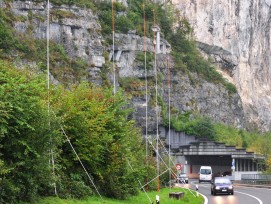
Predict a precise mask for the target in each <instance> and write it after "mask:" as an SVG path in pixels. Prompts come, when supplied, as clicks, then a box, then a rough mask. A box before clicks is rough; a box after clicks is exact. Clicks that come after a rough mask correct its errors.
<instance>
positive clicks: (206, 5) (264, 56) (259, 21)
mask: <svg viewBox="0 0 271 204" xmlns="http://www.w3.org/2000/svg"><path fill="white" fill-rule="evenodd" d="M172 2H173V4H175V6H176V7H177V8H178V9H179V11H180V13H181V16H180V17H181V18H187V19H188V20H189V21H190V23H191V25H192V27H193V28H194V35H195V38H196V40H197V41H198V42H199V48H200V49H202V51H203V52H205V53H206V54H207V55H209V56H212V57H213V59H214V62H215V63H216V64H217V65H218V67H219V68H220V69H221V71H222V73H223V74H224V76H225V77H226V78H227V79H229V80H230V81H232V82H234V83H235V85H236V86H237V88H238V92H239V94H240V96H241V100H242V105H243V107H244V112H245V117H246V121H247V122H248V123H247V124H248V125H250V128H251V127H257V128H259V129H260V130H262V131H268V130H270V127H271V117H270V116H271V86H270V85H271V83H270V82H271V55H270V54H271V53H270V52H271V49H270V42H271V38H270V25H271V24H270V19H271V18H270V17H271V1H270V0H242V1H240V0H172Z"/></svg>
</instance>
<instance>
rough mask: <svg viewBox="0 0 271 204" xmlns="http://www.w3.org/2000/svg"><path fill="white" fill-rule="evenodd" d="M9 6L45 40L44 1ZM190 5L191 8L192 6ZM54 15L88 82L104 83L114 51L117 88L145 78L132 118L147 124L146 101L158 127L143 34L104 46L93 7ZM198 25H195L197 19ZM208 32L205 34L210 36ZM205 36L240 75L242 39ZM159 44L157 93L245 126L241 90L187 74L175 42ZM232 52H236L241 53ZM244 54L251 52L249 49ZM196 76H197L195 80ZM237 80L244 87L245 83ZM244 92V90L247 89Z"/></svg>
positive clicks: (55, 33) (59, 38)
mask: <svg viewBox="0 0 271 204" xmlns="http://www.w3.org/2000/svg"><path fill="white" fill-rule="evenodd" d="M180 3H181V2H180ZM183 5H185V4H183ZM1 6H2V7H7V5H6V4H2V5H1ZM8 7H10V8H11V10H12V11H13V13H14V14H16V15H18V16H25V19H26V20H24V21H20V22H19V21H18V22H14V27H15V28H16V30H17V31H18V32H26V29H27V28H28V27H29V26H30V25H31V26H32V27H33V28H32V35H33V37H35V38H40V39H45V38H46V11H47V8H46V4H45V3H44V2H40V3H33V2H29V1H14V2H11V3H9V5H8ZM189 8H190V7H187V9H189ZM187 11H188V10H187ZM50 14H51V18H50V19H51V20H50V40H53V41H55V42H57V43H61V44H63V45H64V47H65V49H66V50H67V52H68V54H69V56H70V57H71V58H78V57H79V58H82V59H84V60H86V62H87V63H88V65H89V66H88V68H87V71H88V73H89V81H91V82H93V83H96V84H101V81H102V77H101V74H100V73H101V70H102V69H103V67H104V65H105V58H104V54H105V52H108V53H109V61H110V60H111V65H112V59H114V60H115V62H114V64H115V68H116V71H117V72H116V73H117V77H116V78H117V86H118V87H119V86H121V80H122V79H125V78H128V77H129V78H132V79H135V80H136V79H139V81H140V80H141V83H138V84H137V85H136V86H134V87H133V88H134V89H135V90H133V91H134V93H136V94H132V95H131V98H130V99H131V102H132V103H131V105H132V106H133V107H134V109H135V110H136V111H135V113H134V115H133V117H134V118H135V119H136V120H137V122H138V125H139V126H141V127H142V129H145V124H146V123H145V121H146V114H145V111H146V105H148V106H147V107H148V127H149V129H148V131H149V132H150V133H152V132H155V131H156V121H157V120H156V113H158V114H159V116H160V115H161V107H158V108H157V109H156V108H155V106H154V100H155V92H156V88H155V86H154V84H155V83H154V82H155V75H156V72H155V70H154V69H153V67H152V66H151V68H148V71H147V75H146V76H147V77H148V87H147V88H148V103H146V97H145V90H146V87H145V82H144V79H145V69H144V66H143V64H142V61H140V60H139V59H138V55H140V54H141V56H142V54H143V51H144V38H143V37H140V36H138V35H137V34H136V33H135V32H134V31H130V32H129V33H127V34H121V33H116V35H115V46H114V49H113V47H112V45H111V46H108V47H105V46H104V45H103V41H104V36H101V34H100V29H101V28H100V24H99V23H98V19H97V16H95V15H94V14H93V13H92V11H91V10H87V9H82V8H78V7H68V6H65V5H62V6H54V5H50ZM234 15H235V14H234ZM193 25H195V22H194V24H193ZM231 26H233V25H231ZM228 29H229V28H228ZM195 31H197V30H195ZM196 33H197V32H196ZM207 33H208V36H213V35H211V34H209V31H207ZM213 33H215V31H213ZM229 35H230V34H229ZM203 36H205V37H206V36H207V35H203ZM233 36H235V33H234V32H232V33H231V38H233ZM206 39H209V41H207V40H206V41H203V40H202V41H201V44H200V46H201V48H202V49H203V50H207V51H208V52H211V53H209V54H211V55H212V56H214V57H215V59H216V60H217V61H219V62H224V64H226V65H227V69H228V72H229V73H232V74H233V79H235V80H236V78H237V76H236V74H235V72H236V68H237V67H238V66H239V64H238V63H239V61H240V56H239V55H237V53H239V51H238V49H237V48H236V47H234V46H233V44H234V43H235V44H237V41H234V42H231V43H230V45H231V47H230V49H229V48H228V47H223V46H222V45H221V44H217V45H214V43H213V42H212V40H211V39H212V38H211V37H209V38H206ZM227 42H228V41H227ZM157 43H159V50H158V52H157V53H158V54H157V76H158V87H157V92H158V94H159V96H161V97H162V99H163V101H164V104H165V105H166V106H167V104H168V103H169V100H170V104H171V109H172V110H174V111H175V112H179V113H182V112H184V111H189V110H193V111H197V112H199V113H201V114H203V115H207V116H209V117H211V118H213V119H214V120H215V121H217V122H224V123H226V124H230V125H234V126H236V127H240V128H242V127H244V124H245V120H244V112H243V107H242V103H241V100H240V97H239V95H238V94H234V95H230V94H229V93H228V91H227V90H226V88H225V87H223V86H222V85H218V84H212V83H210V82H207V81H205V80H203V79H201V78H199V77H198V76H197V75H196V74H193V73H190V75H189V76H188V75H187V73H183V72H181V71H178V70H174V68H173V67H174V62H173V60H172V58H171V56H170V45H169V44H168V42H166V41H165V40H164V39H159V42H157ZM242 46H243V45H242ZM263 46H265V45H263ZM146 49H147V51H148V53H154V46H153V40H152V39H147V40H146ZM231 49H232V50H231ZM251 49H252V48H251ZM214 50H216V51H214ZM242 50H244V49H242ZM214 52H215V53H214ZM233 53H236V55H235V54H233ZM245 53H246V54H248V51H247V52H245ZM245 53H243V54H244V56H243V58H242V59H244V58H245V56H246V55H245ZM258 56H259V55H258ZM149 63H150V64H152V65H153V63H154V62H153V61H151V62H149ZM108 64H110V63H108ZM245 65H246V66H248V65H249V63H245V62H244V61H243V66H245ZM222 68H225V67H222ZM169 70H170V72H168V71H169ZM240 72H241V71H239V72H237V73H239V75H240V77H244V76H243V75H242V74H241V73H240ZM243 72H245V71H243ZM168 73H170V77H171V83H170V97H169V87H168ZM241 75H242V76H241ZM251 76H252V74H251ZM107 77H108V80H109V81H111V82H112V81H113V80H112V69H111V71H110V70H108V74H107ZM191 78H193V82H192V81H191ZM259 79H260V77H259ZM254 81H255V80H254ZM247 83H249V82H247ZM237 85H238V87H239V89H240V90H241V91H242V86H241V83H239V84H237ZM242 93H244V90H243V92H242ZM245 93H247V92H245ZM249 94H250V93H249ZM169 98H170V99H169ZM251 102H252V101H251ZM243 103H244V99H243ZM263 103H264V102H263ZM252 105H253V104H252ZM247 115H248V112H247ZM161 122H162V121H161V117H159V123H161Z"/></svg>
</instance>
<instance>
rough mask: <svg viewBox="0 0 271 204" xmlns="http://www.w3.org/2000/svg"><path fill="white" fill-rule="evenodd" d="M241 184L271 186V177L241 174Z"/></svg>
mask: <svg viewBox="0 0 271 204" xmlns="http://www.w3.org/2000/svg"><path fill="white" fill-rule="evenodd" d="M241 183H245V184H246V183H247V184H257V185H258V184H271V175H267V174H242V175H241Z"/></svg>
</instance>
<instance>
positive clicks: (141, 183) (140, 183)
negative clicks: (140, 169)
mask: <svg viewBox="0 0 271 204" xmlns="http://www.w3.org/2000/svg"><path fill="white" fill-rule="evenodd" d="M127 163H128V165H129V167H130V168H131V170H132V171H134V169H133V167H132V165H131V163H130V162H129V160H128V159H127ZM137 181H138V183H139V185H140V186H141V187H140V189H143V191H144V193H145V195H146V196H147V198H148V200H149V201H150V203H152V201H151V199H150V197H149V195H148V193H147V192H146V189H145V186H147V185H145V186H144V187H142V183H141V182H140V180H139V179H138V178H137Z"/></svg>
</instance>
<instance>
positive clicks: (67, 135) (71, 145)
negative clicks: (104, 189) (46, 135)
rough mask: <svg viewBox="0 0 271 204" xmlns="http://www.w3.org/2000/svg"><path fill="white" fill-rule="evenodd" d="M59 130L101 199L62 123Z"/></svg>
mask: <svg viewBox="0 0 271 204" xmlns="http://www.w3.org/2000/svg"><path fill="white" fill-rule="evenodd" d="M61 130H62V132H63V134H64V135H65V137H66V139H67V141H68V142H69V144H70V146H71V148H72V150H73V152H74V154H75V155H76V158H77V159H78V161H79V162H80V164H81V166H82V168H83V169H84V171H85V173H86V174H87V176H88V178H89V180H90V182H91V183H92V185H93V187H94V188H95V190H96V192H97V193H98V195H99V196H100V198H101V199H102V200H103V197H102V196H101V194H100V192H99V191H98V188H97V187H96V185H95V183H94V182H93V180H92V179H91V177H90V175H89V173H88V171H87V170H86V168H85V166H84V164H83V163H82V161H81V159H80V157H79V156H78V154H77V152H76V151H75V149H74V147H73V145H72V143H71V141H70V139H69V137H68V135H67V134H66V132H65V130H64V128H63V127H62V125H61Z"/></svg>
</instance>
